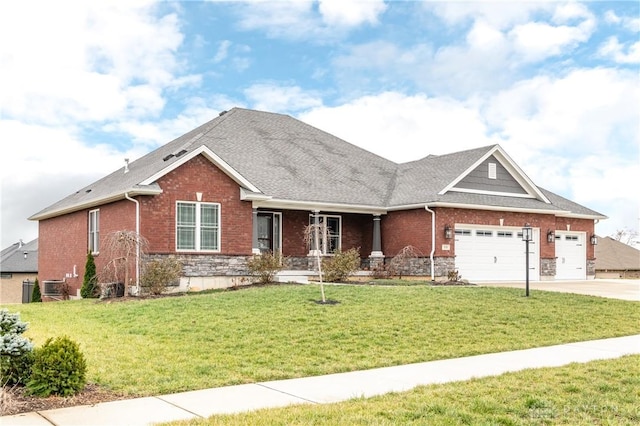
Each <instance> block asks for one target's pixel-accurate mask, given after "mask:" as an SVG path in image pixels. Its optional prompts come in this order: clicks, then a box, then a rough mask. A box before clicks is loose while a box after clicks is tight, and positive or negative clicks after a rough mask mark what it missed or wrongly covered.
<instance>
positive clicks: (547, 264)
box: [540, 257, 556, 280]
mask: <svg viewBox="0 0 640 426" xmlns="http://www.w3.org/2000/svg"><path fill="white" fill-rule="evenodd" d="M555 276H556V258H555V257H554V258H551V259H540V280H552V279H554V278H555Z"/></svg>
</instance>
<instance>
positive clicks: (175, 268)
mask: <svg viewBox="0 0 640 426" xmlns="http://www.w3.org/2000/svg"><path fill="white" fill-rule="evenodd" d="M181 275H182V263H180V261H179V260H178V259H176V258H173V257H163V258H161V259H155V260H151V261H148V262H146V263H145V264H144V270H143V272H142V276H141V277H140V285H142V287H143V288H144V290H145V291H146V292H149V293H151V294H156V295H157V294H162V293H164V292H165V291H167V288H168V287H169V286H170V285H173V284H174V283H175V282H176V281H177V280H178V279H179V278H180V276H181Z"/></svg>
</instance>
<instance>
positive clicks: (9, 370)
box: [0, 309, 33, 385]
mask: <svg viewBox="0 0 640 426" xmlns="http://www.w3.org/2000/svg"><path fill="white" fill-rule="evenodd" d="M26 330H27V323H26V322H23V321H20V314H18V313H15V314H12V313H9V311H8V310H7V309H2V310H0V384H2V385H6V384H25V383H26V382H27V380H28V379H29V374H30V372H31V364H32V363H33V343H31V341H30V340H29V339H27V338H26V337H22V336H21V334H22V333H24V332H25V331H26Z"/></svg>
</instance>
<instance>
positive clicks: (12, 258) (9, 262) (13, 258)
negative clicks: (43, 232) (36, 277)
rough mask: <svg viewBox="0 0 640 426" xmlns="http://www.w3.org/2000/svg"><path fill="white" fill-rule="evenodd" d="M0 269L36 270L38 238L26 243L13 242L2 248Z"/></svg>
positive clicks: (4, 270) (14, 270)
mask: <svg viewBox="0 0 640 426" xmlns="http://www.w3.org/2000/svg"><path fill="white" fill-rule="evenodd" d="M25 253H26V254H27V255H26V257H25ZM0 271H2V272H13V273H20V272H38V239H37V238H36V239H35V240H33V241H30V242H28V243H15V244H12V245H10V246H9V247H7V248H5V249H4V250H2V252H0Z"/></svg>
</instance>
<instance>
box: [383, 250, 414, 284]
mask: <svg viewBox="0 0 640 426" xmlns="http://www.w3.org/2000/svg"><path fill="white" fill-rule="evenodd" d="M421 256H422V253H421V252H420V250H418V249H417V248H415V247H414V246H406V247H404V248H403V249H402V250H400V252H399V253H398V254H397V255H395V257H394V258H393V259H391V263H390V264H389V268H390V271H391V273H392V274H397V275H398V278H400V279H402V274H403V273H405V274H406V272H407V271H409V272H410V270H411V263H412V262H413V260H414V259H418V258H420V257H421Z"/></svg>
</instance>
